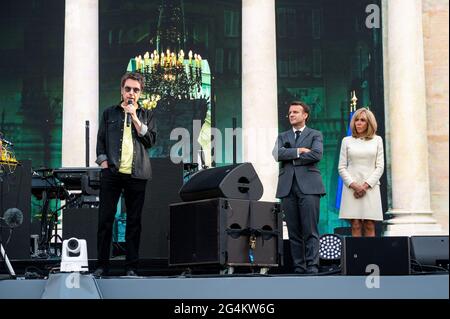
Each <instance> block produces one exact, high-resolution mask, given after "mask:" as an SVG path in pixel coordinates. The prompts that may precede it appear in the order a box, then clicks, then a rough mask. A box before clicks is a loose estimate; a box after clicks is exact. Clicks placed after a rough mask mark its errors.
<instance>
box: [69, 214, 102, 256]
mask: <svg viewBox="0 0 450 319" xmlns="http://www.w3.org/2000/svg"><path fill="white" fill-rule="evenodd" d="M62 223H63V226H62V231H63V232H62V233H63V235H62V237H63V240H65V239H70V238H72V237H75V238H78V239H85V240H86V243H87V250H88V258H89V259H97V228H98V208H67V209H65V210H64V211H63V219H62Z"/></svg>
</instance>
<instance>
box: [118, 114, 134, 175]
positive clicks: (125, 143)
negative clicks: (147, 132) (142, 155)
mask: <svg viewBox="0 0 450 319" xmlns="http://www.w3.org/2000/svg"><path fill="white" fill-rule="evenodd" d="M124 114H125V120H124V121H123V136H122V155H121V157H120V167H119V172H120V173H123V174H131V168H132V166H133V136H132V135H131V127H132V125H133V122H131V125H130V126H127V113H125V112H124Z"/></svg>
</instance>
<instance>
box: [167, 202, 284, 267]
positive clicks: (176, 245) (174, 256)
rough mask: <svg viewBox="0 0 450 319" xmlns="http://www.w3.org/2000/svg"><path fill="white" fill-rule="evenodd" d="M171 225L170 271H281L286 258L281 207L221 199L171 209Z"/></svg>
mask: <svg viewBox="0 0 450 319" xmlns="http://www.w3.org/2000/svg"><path fill="white" fill-rule="evenodd" d="M169 224H170V231H169V265H170V266H175V265H188V266H195V265H206V264H213V265H221V266H260V267H277V266H278V265H279V263H280V260H281V258H282V255H283V246H282V245H283V239H282V235H283V232H282V221H281V214H280V209H279V204H277V203H271V202H259V201H248V200H236V199H225V198H216V199H208V200H202V201H195V202H189V203H178V204H172V205H170V222H169ZM251 234H254V235H255V246H254V249H253V250H252V251H251V250H250V238H251Z"/></svg>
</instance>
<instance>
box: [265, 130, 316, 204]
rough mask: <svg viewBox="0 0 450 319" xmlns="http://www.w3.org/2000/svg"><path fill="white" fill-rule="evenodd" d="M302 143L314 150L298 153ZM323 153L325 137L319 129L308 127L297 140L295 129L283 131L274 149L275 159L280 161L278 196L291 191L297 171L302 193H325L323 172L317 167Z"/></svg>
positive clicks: (281, 196)
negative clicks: (298, 154)
mask: <svg viewBox="0 0 450 319" xmlns="http://www.w3.org/2000/svg"><path fill="white" fill-rule="evenodd" d="M299 147H306V148H308V149H310V150H311V152H308V153H302V154H300V157H298V156H297V148H299ZM322 154H323V138H322V133H321V132H320V131H317V130H314V129H312V128H309V127H305V129H304V130H303V132H302V134H301V135H300V137H299V138H298V141H297V143H296V142H295V134H294V132H293V130H292V129H290V130H288V131H286V132H283V133H280V134H279V135H278V139H277V142H276V143H275V147H274V149H273V152H272V155H273V157H274V158H275V160H276V161H278V162H280V163H281V165H280V172H279V175H278V187H277V194H276V197H278V198H283V197H286V196H288V195H289V192H290V191H291V187H292V181H293V178H294V172H295V177H296V178H297V184H298V186H299V187H300V191H301V192H302V193H303V194H316V195H325V188H324V186H323V182H322V176H321V175H320V170H319V168H318V167H317V163H318V162H319V161H320V160H321V159H322Z"/></svg>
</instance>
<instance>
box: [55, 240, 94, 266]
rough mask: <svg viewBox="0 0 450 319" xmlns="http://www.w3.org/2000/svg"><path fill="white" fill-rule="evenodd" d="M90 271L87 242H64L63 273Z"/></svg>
mask: <svg viewBox="0 0 450 319" xmlns="http://www.w3.org/2000/svg"><path fill="white" fill-rule="evenodd" d="M74 271H79V272H82V271H89V266H88V255H87V245H86V240H84V239H77V238H74V237H72V238H70V239H66V240H64V241H63V245H62V256H61V272H74Z"/></svg>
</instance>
